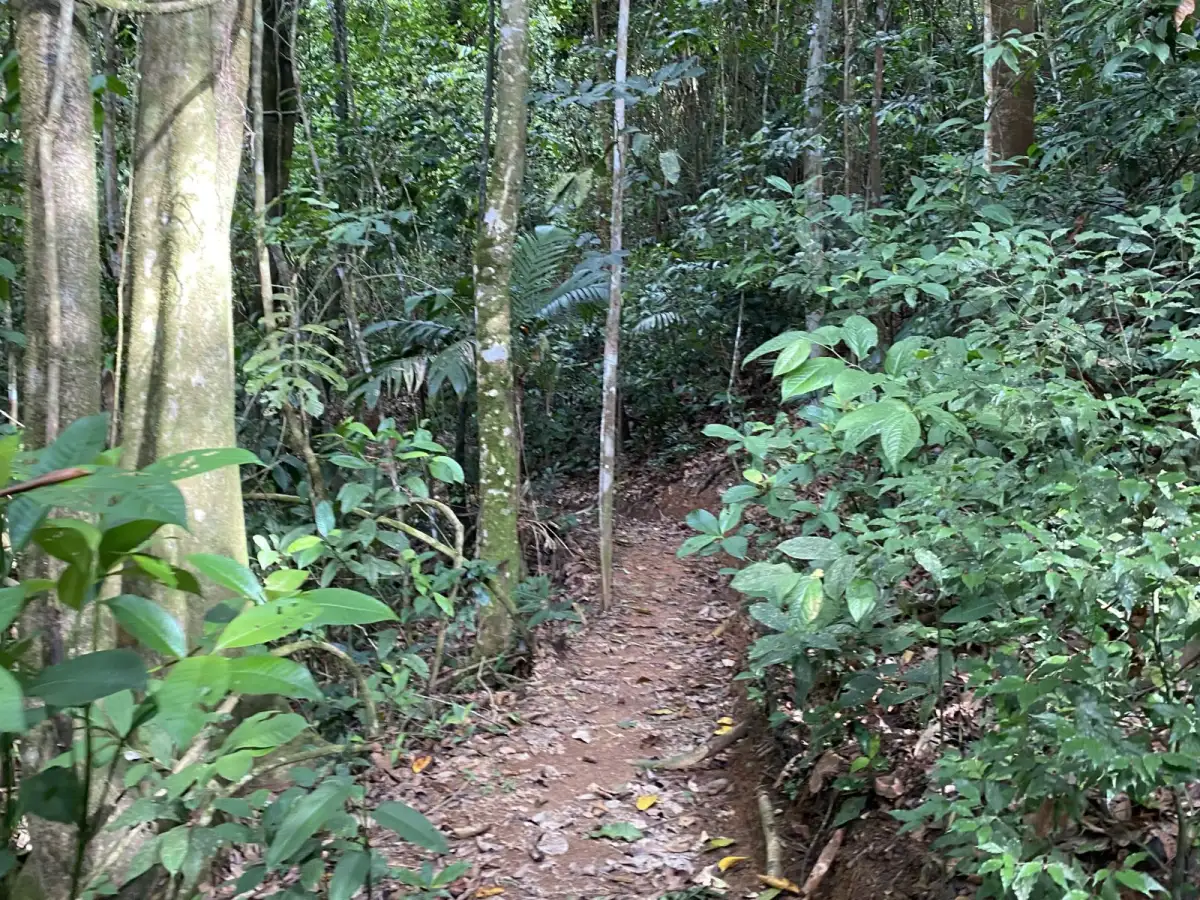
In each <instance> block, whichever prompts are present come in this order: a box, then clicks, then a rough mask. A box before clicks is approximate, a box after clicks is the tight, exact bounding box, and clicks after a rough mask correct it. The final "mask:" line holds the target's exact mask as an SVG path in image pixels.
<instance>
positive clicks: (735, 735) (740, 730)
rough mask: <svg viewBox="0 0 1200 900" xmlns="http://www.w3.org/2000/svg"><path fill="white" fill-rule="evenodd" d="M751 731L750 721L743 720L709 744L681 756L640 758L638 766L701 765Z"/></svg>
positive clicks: (645, 767)
mask: <svg viewBox="0 0 1200 900" xmlns="http://www.w3.org/2000/svg"><path fill="white" fill-rule="evenodd" d="M749 733H750V723H749V722H742V723H741V724H740V725H737V726H735V727H733V728H731V729H730V730H729V731H727V732H725V733H724V734H719V735H717V737H716V738H715V739H713V740H711V741H709V742H708V743H707V744H701V745H700V746H699V747H697V748H696V749H695V750H690V751H688V752H687V753H682V754H680V755H679V756H672V757H671V758H670V759H662V760H659V759H642V760H638V766H639V767H640V768H643V769H691V768H693V767H695V766H698V765H700V763H702V762H704V761H705V760H706V759H709V758H710V757H713V756H716V755H717V754H718V753H720V752H721V751H722V750H728V749H729V748H730V747H732V746H733V745H734V744H736V743H737V742H738V741H740V740H741V739H742V738H744V737H745V736H746V735H747V734H749Z"/></svg>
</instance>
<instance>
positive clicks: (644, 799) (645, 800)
mask: <svg viewBox="0 0 1200 900" xmlns="http://www.w3.org/2000/svg"><path fill="white" fill-rule="evenodd" d="M657 802H658V794H642V796H640V797H638V798H637V808H638V811H639V812H645V811H646V810H648V809H649V808H650V807H652V806H653V805H654V804H655V803H657Z"/></svg>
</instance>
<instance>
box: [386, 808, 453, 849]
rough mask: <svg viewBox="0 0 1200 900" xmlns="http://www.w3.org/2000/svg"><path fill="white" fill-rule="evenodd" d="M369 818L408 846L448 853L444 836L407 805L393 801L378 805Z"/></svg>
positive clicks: (447, 845)
mask: <svg viewBox="0 0 1200 900" xmlns="http://www.w3.org/2000/svg"><path fill="white" fill-rule="evenodd" d="M371 818H373V819H374V820H375V821H376V822H377V823H378V824H379V825H382V826H383V827H384V828H387V829H389V830H391V831H393V832H395V833H396V835H397V836H398V837H399V838H401V839H402V840H405V841H408V842H409V843H410V844H416V845H417V846H418V847H424V848H425V849H426V850H432V851H433V852H434V853H448V852H449V850H450V845H449V844H447V843H446V838H445V836H443V835H442V833H441V832H440V831H438V830H437V828H435V827H434V825H433V823H432V822H430V821H429V820H428V819H427V818H425V817H424V816H423V815H421V814H420V813H419V812H417V811H416V810H415V809H413V808H412V807H411V806H409V805H408V804H407V803H400V802H398V801H394V800H389V801H388V802H386V803H380V804H379V806H377V807H375V812H373V813H371Z"/></svg>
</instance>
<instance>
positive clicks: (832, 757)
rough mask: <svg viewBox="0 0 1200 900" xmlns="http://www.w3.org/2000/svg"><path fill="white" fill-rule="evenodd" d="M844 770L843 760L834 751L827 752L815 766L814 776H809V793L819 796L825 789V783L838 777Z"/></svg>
mask: <svg viewBox="0 0 1200 900" xmlns="http://www.w3.org/2000/svg"><path fill="white" fill-rule="evenodd" d="M841 768H842V758H841V757H840V756H838V755H837V754H836V753H834V752H833V751H832V750H826V751H825V752H824V753H822V754H821V758H820V759H818V760H817V764H816V765H815V766H813V770H812V774H811V775H809V776H808V792H809V793H810V794H819V793H821V791H823V790H824V789H825V781H826V780H827V779H828V778H829V777H830V776H831V775H836V774H837V773H838V772H839V771H841Z"/></svg>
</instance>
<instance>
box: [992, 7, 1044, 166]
mask: <svg viewBox="0 0 1200 900" xmlns="http://www.w3.org/2000/svg"><path fill="white" fill-rule="evenodd" d="M1033 12H1034V10H1033V4H1032V3H1031V2H1029V0H984V2H983V43H984V47H985V48H991V47H993V46H995V44H996V42H997V41H1001V40H1004V39H1005V38H1006V37H1008V36H1010V32H1014V31H1015V32H1018V33H1019V34H1021V35H1027V34H1030V33H1032V32H1033V29H1034V23H1033V19H1034V15H1033ZM985 54H986V49H985ZM1005 57H1007V59H1006V58H1005ZM1009 60H1011V61H1012V63H1013V64H1015V65H1016V66H1017V68H1016V69H1014V68H1013V65H1010V62H1009ZM1036 76H1037V66H1036V65H1032V64H1026V63H1024V61H1023V60H1022V58H1021V57H1020V56H1015V55H1014V54H1013V53H1011V52H1007V53H1005V54H1004V57H1001V58H999V59H997V60H995V62H994V63H993V64H992V65H990V66H989V65H986V56H985V65H984V68H983V91H984V100H985V106H984V130H983V157H984V160H985V161H986V163H987V166H988V168H989V169H991V170H992V171H997V170H1000V169H1004V168H1009V167H1010V166H1006V165H1005V163H1007V162H1008V161H1009V160H1014V159H1017V158H1019V157H1024V156H1027V155H1028V154H1029V148H1030V147H1031V146H1032V145H1033V141H1034V134H1033V113H1034V99H1035V97H1034V93H1035V90H1034V79H1035V78H1036Z"/></svg>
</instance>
